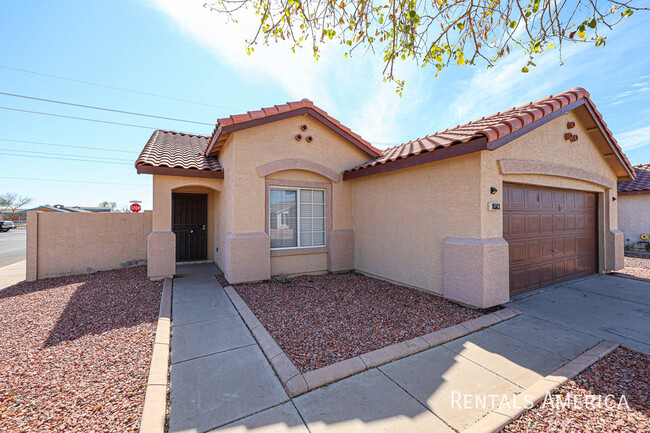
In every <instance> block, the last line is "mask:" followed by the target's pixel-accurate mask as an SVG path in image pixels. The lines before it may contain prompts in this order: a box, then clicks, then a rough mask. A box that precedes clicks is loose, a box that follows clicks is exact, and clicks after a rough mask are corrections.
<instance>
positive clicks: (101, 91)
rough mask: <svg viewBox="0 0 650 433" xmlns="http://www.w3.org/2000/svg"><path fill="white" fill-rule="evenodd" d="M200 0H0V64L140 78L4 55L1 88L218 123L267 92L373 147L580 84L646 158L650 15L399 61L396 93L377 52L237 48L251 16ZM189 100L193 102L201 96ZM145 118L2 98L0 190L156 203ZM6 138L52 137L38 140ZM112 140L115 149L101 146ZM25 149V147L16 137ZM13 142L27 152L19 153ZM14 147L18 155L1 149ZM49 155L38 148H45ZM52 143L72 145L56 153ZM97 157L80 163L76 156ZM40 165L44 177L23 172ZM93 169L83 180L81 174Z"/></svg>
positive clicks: (84, 201)
mask: <svg viewBox="0 0 650 433" xmlns="http://www.w3.org/2000/svg"><path fill="white" fill-rule="evenodd" d="M204 2H205V1H204V0H198V1H194V0H187V1H182V2H181V1H173V0H143V1H140V2H137V1H111V2H81V1H66V0H62V1H58V2H37V1H4V2H2V4H1V5H0V24H1V25H0V40H2V44H0V59H1V60H0V66H4V67H9V68H17V69H23V70H28V71H34V72H38V73H42V74H48V75H56V76H61V77H68V78H71V79H75V80H82V81H89V82H94V83H100V84H104V85H107V86H113V87H120V88H126V89H132V90H134V91H137V92H145V93H151V94H158V95H164V96H167V97H171V98H179V99H184V100H188V101H195V102H198V103H189V102H183V101H174V100H169V99H163V98H159V97H155V96H150V95H143V94H138V93H133V92H125V91H120V90H116V89H111V88H106V87H99V86H92V85H87V84H82V83H79V82H72V81H66V80H60V79H54V78H50V77H45V76H42V75H36V74H30V73H26V72H19V71H16V70H13V69H7V68H3V67H0V92H6V93H15V94H23V95H29V96H36V97H40V98H48V99H55V100H62V101H69V102H74V103H80V104H87V105H96V106H101V107H109V108H115V109H121V110H128V111H134V112H141V113H149V114H155V115H159V116H167V117H175V118H182V119H188V120H195V121H199V122H208V123H214V122H216V119H217V118H219V117H224V116H227V115H229V114H234V113H238V112H242V111H246V110H251V109H256V108H259V107H262V106H269V105H273V104H278V103H282V102H285V101H289V100H297V99H301V98H303V97H307V98H310V99H312V100H313V101H314V102H315V103H316V104H317V105H318V106H319V107H321V108H323V109H324V110H326V111H328V112H329V113H330V114H332V115H333V116H334V117H335V118H337V119H338V120H340V121H342V122H343V123H344V124H346V125H347V126H349V127H351V128H352V129H353V130H354V131H356V132H358V133H360V134H361V135H362V136H363V137H364V138H366V139H368V140H369V141H371V142H372V143H373V144H375V145H376V146H377V147H380V148H384V147H388V146H391V145H395V144H399V143H400V142H403V141H406V140H409V139H413V138H416V137H420V136H423V135H426V134H430V133H433V132H436V131H439V130H443V129H445V128H448V127H451V126H455V125H457V124H459V123H464V122H467V121H470V120H473V119H476V118H479V117H482V116H485V115H489V114H492V113H494V112H497V111H502V110H504V109H507V108H510V107H513V106H516V105H521V104H523V103H526V102H530V101H533V100H538V99H541V98H542V97H545V96H548V95H550V94H553V93H558V92H561V91H564V90H566V89H569V88H572V87H576V86H581V87H585V88H586V89H587V90H588V91H589V92H590V93H591V96H592V99H593V100H594V101H595V103H596V105H597V107H598V109H599V110H600V112H601V113H602V114H603V116H604V119H605V121H606V122H607V124H608V126H609V127H610V129H611V130H612V131H613V133H614V136H615V137H616V138H617V139H618V140H619V143H620V144H621V145H622V146H623V148H624V150H625V152H626V154H627V156H628V158H629V159H630V161H631V162H632V163H633V164H639V163H644V162H650V103H649V102H650V56H648V55H647V53H648V50H649V49H650V42H648V39H647V35H648V30H647V29H648V28H649V27H650V14H648V13H636V14H635V15H633V16H632V18H631V19H629V20H627V21H626V22H625V23H623V24H622V25H620V26H619V27H617V28H616V29H615V31H614V33H613V34H611V35H610V36H609V38H608V43H607V46H606V47H605V48H604V49H596V48H593V47H592V46H590V45H586V44H583V45H575V46H565V49H564V55H563V58H564V65H563V66H560V61H559V59H558V52H557V51H550V52H548V53H545V54H544V55H542V56H541V57H539V58H538V59H537V61H536V63H537V65H538V67H537V68H533V69H532V70H531V72H530V73H528V74H523V73H521V72H520V69H521V67H522V65H523V63H524V60H523V56H522V55H520V54H519V53H515V54H513V55H511V56H509V57H506V58H505V59H504V61H503V62H502V63H501V64H499V65H498V66H497V67H496V68H492V69H486V68H485V67H482V66H478V67H474V68H467V67H464V68H461V67H455V66H454V67H451V68H450V69H449V70H447V71H445V72H443V73H442V74H440V75H439V76H438V77H437V78H434V77H433V71H432V70H431V69H422V68H419V67H417V66H415V65H412V64H404V65H400V67H399V74H400V77H401V78H404V79H406V82H407V87H406V91H405V92H404V95H403V97H402V98H399V97H398V96H397V95H396V94H395V87H394V85H393V84H390V83H388V84H387V83H384V82H383V81H382V75H381V70H382V68H383V65H382V64H381V61H380V60H379V59H378V58H375V57H372V56H369V55H366V56H364V55H363V54H362V53H361V52H359V53H355V54H354V55H353V57H352V59H348V60H346V59H344V58H343V55H342V53H343V51H342V49H341V48H340V47H339V46H337V45H327V46H326V47H325V48H324V49H323V52H322V57H321V59H320V60H319V61H318V62H316V61H314V60H313V58H312V57H311V54H310V50H309V49H305V50H299V51H298V53H297V54H292V53H291V52H290V50H289V49H288V47H287V46H283V45H273V46H270V47H263V46H262V47H258V48H257V49H256V51H255V53H254V54H253V55H252V56H247V55H246V54H245V51H244V44H243V41H244V38H245V37H247V36H250V35H251V31H252V29H253V26H254V25H255V24H254V20H255V19H254V18H250V19H249V18H246V17H243V19H241V20H240V24H237V25H236V24H232V23H226V22H225V20H224V18H223V17H222V16H220V15H218V14H216V13H214V12H208V11H207V10H205V9H204V8H203V7H202V4H203V3H204ZM199 103H200V104H199ZM0 107H9V108H17V109H22V110H32V111H40V112H48V113H57V114H63V115H68V116H77V117H88V118H94V119H102V120H107V121H113V122H124V123H131V124H137V125H141V126H151V127H153V128H162V129H173V130H181V131H187V132H195V133H204V134H209V133H211V131H212V127H211V126H203V125H193V124H188V123H181V122H175V121H167V120H158V119H149V118H139V117H135V116H127V115H118V114H114V113H105V112H99V111H95V110H87V109H82V108H75V107H66V106H61V105H55V104H50V103H46V102H37V101H30V100H24V99H18V98H14V97H9V96H3V95H0ZM151 132H152V129H145V128H135V127H126V126H117V125H105V124H100V123H94V122H85V121H79V120H72V119H63V118H54V117H48V116H42V115H35V114H29V113H23V112H14V111H8V110H2V109H0V185H1V186H0V193H4V192H16V193H19V194H22V195H27V196H29V197H32V198H34V204H46V203H47V204H55V203H62V204H65V205H70V206H71V205H87V206H93V205H97V204H98V203H99V202H101V201H103V200H109V201H116V202H118V204H119V205H120V206H123V205H126V204H128V202H129V201H130V200H141V201H142V202H143V207H144V208H145V209H150V208H151V176H149V175H137V174H136V172H135V169H134V168H133V162H134V161H135V159H136V158H137V156H138V154H139V152H140V150H141V149H142V147H143V146H144V144H145V143H146V141H147V139H148V138H149V136H150V135H151ZM4 140H23V141H37V142H46V143H54V144H60V145H66V146H81V147H90V148H95V149H85V148H83V149H82V148H76V147H61V146H49V145H42V144H33V143H20V142H15V141H4ZM98 149H110V150H98ZM21 151H22V152H21ZM16 153H21V154H23V155H30V156H16V155H15V154H16ZM9 154H13V155H9ZM48 154H49V155H48ZM52 154H66V155H76V157H71V156H61V155H52ZM84 156H85V157H91V158H93V159H96V158H98V157H100V158H102V162H87V161H86V162H83V161H75V160H73V159H82V158H83V157H84ZM33 179H39V180H33ZM85 182H92V183H85Z"/></svg>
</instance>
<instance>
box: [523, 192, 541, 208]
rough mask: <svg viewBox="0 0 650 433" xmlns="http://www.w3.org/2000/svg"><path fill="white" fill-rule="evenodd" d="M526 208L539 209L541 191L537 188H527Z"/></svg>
mask: <svg viewBox="0 0 650 433" xmlns="http://www.w3.org/2000/svg"><path fill="white" fill-rule="evenodd" d="M526 208H528V209H539V192H538V191H537V189H533V188H526Z"/></svg>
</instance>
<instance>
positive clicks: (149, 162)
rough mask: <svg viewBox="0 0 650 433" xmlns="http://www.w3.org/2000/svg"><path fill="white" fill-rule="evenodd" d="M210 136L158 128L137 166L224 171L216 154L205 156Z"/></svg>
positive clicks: (145, 147) (141, 154) (136, 163)
mask: <svg viewBox="0 0 650 433" xmlns="http://www.w3.org/2000/svg"><path fill="white" fill-rule="evenodd" d="M209 140H210V137H208V136H205V135H194V134H185V133H182V132H174V131H163V130H160V129H159V130H157V131H155V132H154V133H153V134H152V135H151V138H150V139H149V141H148V142H147V144H146V145H145V146H144V149H142V153H140V157H139V158H138V159H137V160H136V162H135V166H136V168H137V167H138V166H152V167H169V168H183V169H188V170H206V171H223V168H222V167H221V164H220V163H219V160H218V159H217V157H216V156H205V149H206V147H207V146H208V141H209Z"/></svg>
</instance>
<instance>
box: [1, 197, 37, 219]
mask: <svg viewBox="0 0 650 433" xmlns="http://www.w3.org/2000/svg"><path fill="white" fill-rule="evenodd" d="M32 201H33V199H31V198H29V197H23V196H21V195H18V194H14V193H9V192H8V193H6V194H3V195H0V208H3V209H10V210H11V214H10V215H11V216H13V215H14V214H15V213H16V210H17V209H19V208H21V207H22V206H25V205H26V204H29V203H31V202H32Z"/></svg>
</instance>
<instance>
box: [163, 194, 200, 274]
mask: <svg viewBox="0 0 650 433" xmlns="http://www.w3.org/2000/svg"><path fill="white" fill-rule="evenodd" d="M207 224H208V196H207V195H206V194H180V193H172V231H173V232H174V233H175V234H176V261H177V262H191V261H196V260H206V259H207V251H208V236H207V234H208V233H207Z"/></svg>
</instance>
